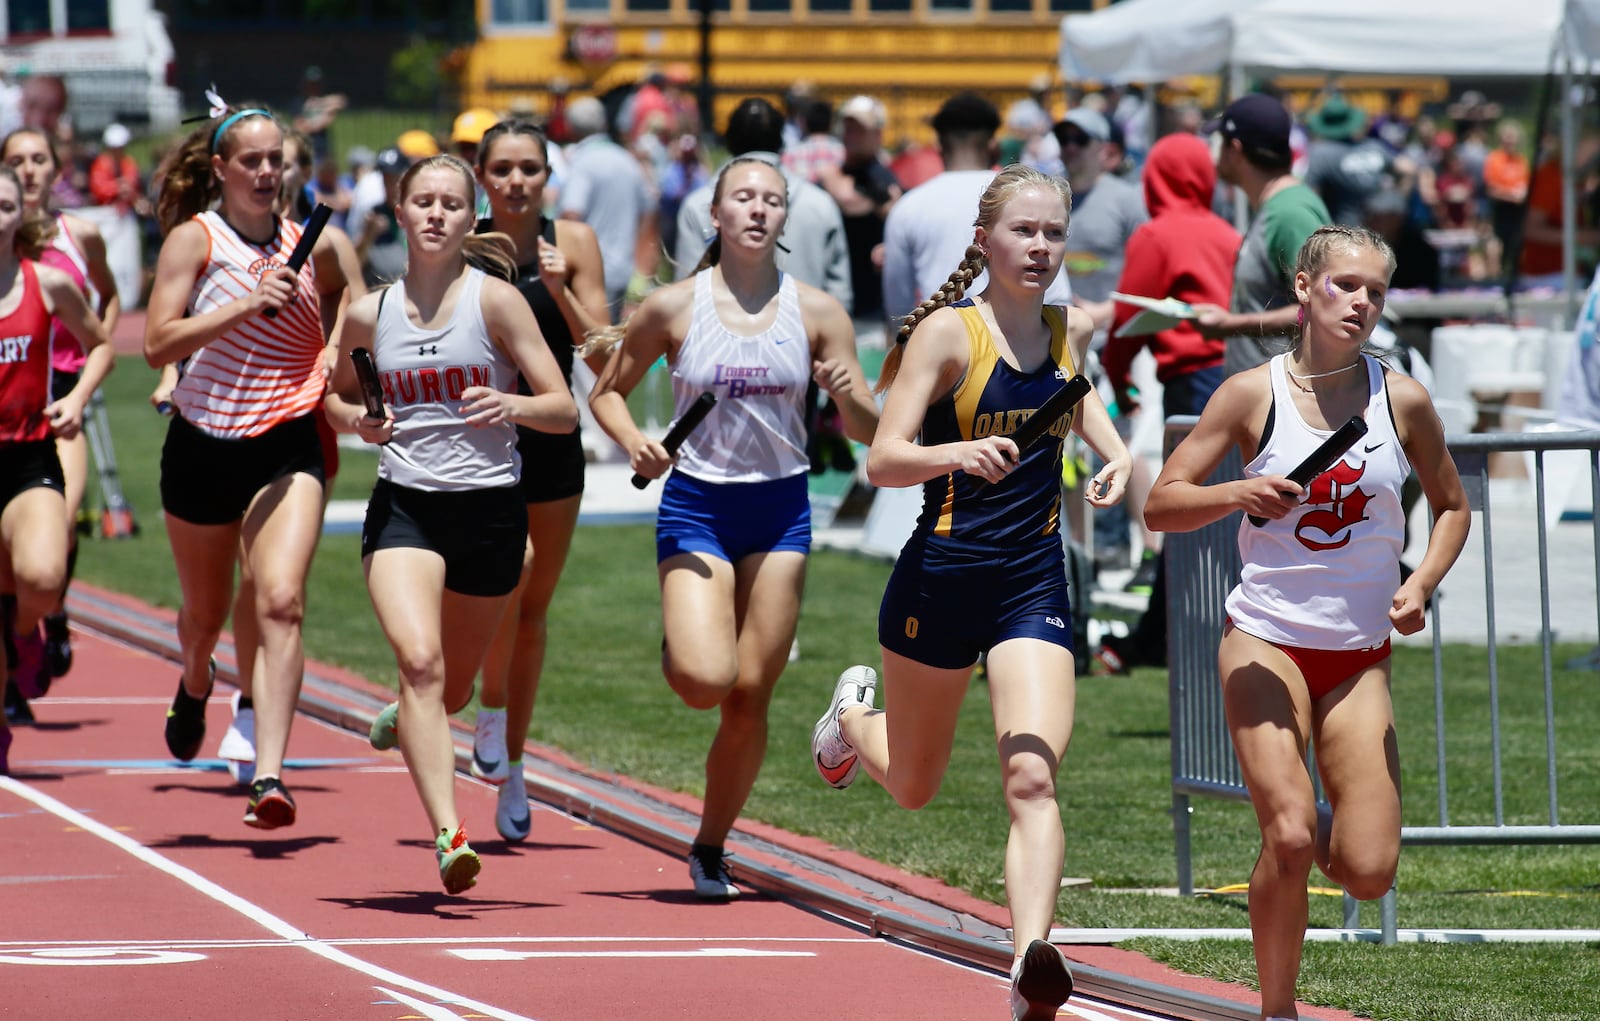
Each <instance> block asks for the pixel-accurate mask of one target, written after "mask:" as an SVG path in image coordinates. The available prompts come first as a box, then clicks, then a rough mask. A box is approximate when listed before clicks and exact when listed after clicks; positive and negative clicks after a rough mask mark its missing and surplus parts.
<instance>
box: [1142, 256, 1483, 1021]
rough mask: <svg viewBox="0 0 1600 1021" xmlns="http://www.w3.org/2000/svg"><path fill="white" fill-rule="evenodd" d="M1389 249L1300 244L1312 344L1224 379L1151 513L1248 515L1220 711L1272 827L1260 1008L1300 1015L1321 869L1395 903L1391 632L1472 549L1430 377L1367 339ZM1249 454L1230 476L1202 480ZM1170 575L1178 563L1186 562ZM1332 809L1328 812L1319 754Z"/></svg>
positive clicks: (1225, 639) (1206, 520)
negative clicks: (1416, 506)
mask: <svg viewBox="0 0 1600 1021" xmlns="http://www.w3.org/2000/svg"><path fill="white" fill-rule="evenodd" d="M1393 274H1394V253H1393V252H1392V251H1390V249H1389V246H1388V245H1387V244H1386V243H1385V242H1384V241H1383V239H1382V238H1380V237H1378V236H1377V235H1376V234H1373V233H1372V232H1370V231H1367V230H1363V229H1361V228H1359V227H1344V226H1332V227H1322V228H1320V229H1318V230H1317V231H1315V232H1314V233H1313V234H1312V235H1311V237H1310V238H1308V239H1307V240H1306V242H1305V244H1304V245H1303V246H1302V247H1301V249H1300V256H1299V259H1298V260H1297V263H1296V266H1295V278H1294V290H1295V296H1296V297H1297V298H1298V299H1299V302H1300V323H1301V326H1300V335H1299V338H1298V340H1297V341H1296V342H1295V344H1294V346H1293V347H1292V348H1291V349H1290V350H1289V351H1288V353H1286V354H1283V355H1279V356H1278V357H1276V358H1274V359H1273V360H1272V361H1270V362H1268V363H1267V364H1265V365H1259V366H1256V367H1255V368H1253V369H1248V370H1246V371H1244V372H1241V373H1238V374H1237V375H1234V376H1232V377H1230V378H1229V379H1227V380H1226V381H1225V382H1224V383H1223V384H1222V386H1221V388H1220V389H1218V390H1217V392H1216V395H1215V396H1214V397H1213V398H1212V399H1211V401H1210V403H1208V404H1207V405H1206V407H1205V411H1204V412H1203V413H1202V414H1201V416H1200V422H1199V424H1198V425H1196V426H1195V429H1194V432H1192V433H1190V434H1189V436H1188V437H1187V438H1186V439H1185V440H1184V441H1183V443H1181V444H1180V445H1179V446H1178V449H1177V450H1175V451H1173V453H1172V455H1171V456H1170V457H1169V458H1168V459H1167V463H1166V466H1165V467H1164V468H1163V469H1162V470H1161V477H1160V478H1159V479H1157V480H1156V485H1155V489H1154V490H1153V491H1152V492H1151V494H1150V500H1149V502H1148V503H1147V504H1146V505H1145V512H1144V513H1145V519H1146V520H1147V521H1148V523H1149V525H1150V527H1151V528H1154V529H1156V530H1158V531H1168V532H1171V531H1190V530H1193V529H1196V528H1201V527H1203V526H1205V525H1207V524H1210V523H1211V522H1213V521H1217V520H1219V519H1221V518H1224V517H1226V516H1227V515H1229V514H1231V513H1233V512H1235V511H1244V512H1245V514H1246V515H1253V516H1254V517H1256V518H1264V519H1266V520H1265V522H1264V523H1263V524H1262V525H1261V526H1260V527H1257V526H1256V525H1254V524H1251V523H1250V522H1249V519H1248V517H1247V518H1246V520H1244V521H1243V522H1241V523H1240V525H1239V552H1240V554H1241V557H1242V559H1243V561H1244V567H1243V571H1242V572H1241V575H1240V580H1239V586H1238V587H1237V588H1235V589H1234V590H1233V592H1232V593H1231V594H1230V595H1229V596H1228V603H1227V607H1228V613H1229V616H1230V619H1229V620H1228V622H1227V625H1226V626H1225V627H1224V628H1223V632H1222V643H1221V647H1220V648H1219V650H1218V652H1217V667H1218V673H1219V675H1220V676H1221V678H1222V695H1223V706H1224V711H1225V712H1226V714H1227V717H1228V729H1229V730H1230V731H1231V733H1232V735H1233V747H1234V751H1235V752H1236V753H1237V754H1238V757H1239V767H1240V771H1241V772H1242V773H1243V775H1244V782H1245V786H1246V787H1248V788H1249V790H1250V798H1251V801H1252V803H1253V804H1254V806H1255V810H1256V819H1257V821H1258V822H1259V823H1260V826H1261V855H1260V857H1259V858H1257V859H1256V864H1255V869H1254V870H1253V871H1252V872H1251V874H1250V929H1251V933H1252V935H1253V937H1254V939H1255V955H1256V972H1257V976H1258V978H1259V979H1260V982H1261V1014H1262V1017H1264V1018H1266V1019H1268V1021H1290V1019H1293V1018H1295V1017H1297V1016H1298V1015H1297V1014H1296V1013H1295V997H1294V987H1295V979H1296V978H1297V976H1298V975H1299V972H1300V948H1301V944H1302V942H1303V941H1304V939H1305V928H1306V915H1307V900H1306V880H1307V878H1308V877H1309V876H1310V873H1311V866H1312V864H1313V863H1315V864H1316V865H1317V867H1319V868H1320V869H1321V870H1322V871H1323V873H1324V874H1325V875H1327V877H1328V878H1329V879H1331V880H1333V881H1334V882H1335V883H1338V884H1339V885H1340V886H1342V887H1344V888H1345V890H1347V891H1348V892H1349V893H1350V894H1351V895H1352V896H1355V897H1358V898H1360V899H1362V900H1371V899H1374V898H1377V897H1382V896H1383V895H1384V894H1385V893H1386V892H1388V890H1389V887H1390V886H1391V885H1392V884H1393V883H1394V875H1395V869H1396V866H1397V865H1398V863H1399V858H1400V753H1399V750H1398V748H1397V746H1396V738H1395V720H1394V708H1393V706H1392V705H1391V704H1390V700H1389V633H1390V631H1391V630H1397V631H1399V632H1400V633H1401V634H1403V635H1410V634H1415V633H1417V632H1418V631H1420V630H1422V627H1423V623H1424V617H1423V610H1424V607H1425V605H1426V604H1427V601H1428V598H1429V597H1430V596H1432V594H1433V591H1434V589H1436V588H1437V587H1438V585H1439V582H1440V580H1441V579H1442V578H1443V577H1444V575H1445V572H1446V571H1448V570H1449V569H1450V565H1451V564H1453V563H1454V562H1455V559H1456V556H1457V555H1458V554H1460V552H1461V547H1462V545H1463V544H1464V543H1465V542H1466V539H1467V529H1468V526H1469V525H1470V523H1471V515H1470V513H1469V511H1468V509H1467V498H1466V494H1465V493H1464V492H1463V490H1462V488H1461V480H1460V479H1459V478H1458V477H1457V476H1456V469H1455V462H1454V461H1452V460H1451V459H1450V457H1449V454H1448V451H1447V450H1446V449H1445V442H1444V429H1443V427H1442V426H1441V425H1440V424H1439V416H1438V414H1437V413H1435V412H1434V410H1433V403H1432V401H1430V400H1429V398H1428V392H1427V391H1426V390H1424V389H1423V388H1422V385H1421V384H1420V383H1418V382H1417V381H1416V380H1414V379H1411V378H1409V377H1407V376H1403V375H1400V374H1399V373H1391V372H1387V371H1385V369H1384V367H1383V366H1382V365H1381V364H1380V363H1379V362H1377V361H1376V360H1375V359H1374V358H1372V357H1371V356H1370V355H1367V354H1364V353H1362V346H1363V345H1364V344H1365V343H1366V341H1367V339H1368V338H1369V337H1370V336H1371V335H1372V330H1373V327H1375V326H1376V325H1377V324H1378V319H1379V317H1380V316H1381V315H1382V313H1383V302H1384V298H1385V297H1386V295H1387V293H1388V290H1389V278H1390V277H1391V276H1392V275H1393ZM1352 416H1359V417H1361V418H1362V419H1364V420H1365V421H1366V424H1367V433H1366V435H1365V436H1364V437H1362V438H1361V439H1360V440H1358V441H1357V442H1356V445H1355V446H1354V447H1352V448H1351V449H1350V450H1349V451H1348V452H1347V453H1346V454H1345V455H1344V456H1343V457H1342V458H1341V459H1340V460H1339V461H1337V462H1335V463H1334V464H1333V466H1332V467H1330V468H1328V469H1327V470H1325V471H1324V472H1322V474H1320V475H1318V476H1317V477H1316V478H1315V479H1313V480H1312V481H1311V484H1310V485H1309V486H1307V487H1306V488H1304V489H1302V488H1301V487H1300V486H1298V485H1296V484H1295V483H1293V482H1291V481H1289V479H1288V478H1287V477H1286V476H1287V475H1288V473H1289V472H1290V471H1291V470H1292V469H1293V468H1294V467H1295V466H1296V465H1298V464H1299V463H1300V462H1301V461H1302V460H1303V459H1304V458H1305V457H1306V455H1307V454H1309V453H1310V452H1311V451H1312V450H1314V449H1315V448H1316V447H1317V446H1319V445H1320V444H1321V443H1322V441H1323V440H1325V439H1327V438H1328V437H1329V436H1331V435H1332V434H1333V432H1334V431H1335V430H1336V429H1337V428H1338V427H1339V426H1341V425H1343V424H1344V423H1345V422H1346V421H1347V420H1349V419H1350V418H1351V417H1352ZM1234 447H1237V448H1238V449H1239V451H1240V453H1241V455H1242V456H1243V458H1244V460H1245V462H1246V467H1245V477H1244V478H1243V479H1241V480H1238V481H1234V482H1223V483H1218V484H1216V485H1206V484H1205V480H1206V479H1207V478H1208V477H1209V476H1210V475H1211V473H1212V472H1213V471H1215V470H1216V468H1217V466H1218V465H1220V464H1221V463H1222V460H1223V458H1224V457H1225V456H1226V455H1227V453H1228V451H1229V449H1230V448H1234ZM1412 467H1415V468H1416V470H1417V474H1418V477H1419V478H1420V480H1421V482H1422V491H1423V494H1424V495H1425V496H1427V498H1428V505H1429V506H1430V507H1431V508H1432V510H1433V516H1434V523H1433V530H1432V532H1430V534H1429V537H1428V551H1427V553H1426V555H1424V556H1423V558H1422V563H1421V564H1420V565H1418V567H1417V569H1416V571H1415V572H1414V573H1413V574H1412V575H1411V576H1410V577H1409V578H1407V579H1406V580H1404V581H1401V579H1400V549H1401V546H1402V545H1403V542H1404V535H1405V515H1404V514H1403V513H1402V512H1401V509H1400V486H1401V483H1403V482H1404V481H1405V479H1406V476H1407V474H1408V473H1409V472H1410V470H1411V468H1412ZM1172 566H1173V570H1182V569H1183V566H1182V565H1181V564H1173V565H1172ZM1313 741H1314V742H1315V744H1316V749H1317V769H1318V771H1319V772H1320V774H1321V777H1322V786H1323V790H1324V792H1325V793H1326V794H1327V797H1328V804H1329V806H1330V807H1331V811H1330V812H1328V813H1327V814H1326V815H1323V816H1322V817H1320V818H1319V812H1318V808H1317V800H1316V793H1315V791H1314V789H1313V787H1312V783H1311V777H1310V775H1309V774H1308V773H1307V772H1306V766H1305V754H1306V746H1307V744H1308V743H1309V742H1313Z"/></svg>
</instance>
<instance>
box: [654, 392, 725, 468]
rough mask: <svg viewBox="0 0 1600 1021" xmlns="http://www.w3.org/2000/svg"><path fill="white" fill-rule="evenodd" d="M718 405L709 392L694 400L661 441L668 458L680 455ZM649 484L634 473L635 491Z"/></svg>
mask: <svg viewBox="0 0 1600 1021" xmlns="http://www.w3.org/2000/svg"><path fill="white" fill-rule="evenodd" d="M716 403H717V398H716V395H715V394H713V393H712V392H711V391H710V390H707V391H706V392H705V393H703V394H701V395H700V396H699V397H696V398H695V399H694V403H693V404H691V405H689V410H688V411H685V412H684V413H683V417H682V418H680V419H678V420H677V421H676V422H674V423H672V428H671V429H668V430H667V438H666V439H664V440H662V441H661V445H662V446H663V447H666V448H667V454H668V456H670V457H676V456H677V455H678V448H679V447H681V446H683V441H684V440H686V439H688V438H689V434H690V433H692V432H694V427H695V426H697V425H699V424H700V422H701V421H702V420H703V419H704V418H705V417H706V415H707V414H709V413H710V411H711V407H712V405H714V404H716ZM649 484H650V480H649V479H647V478H645V477H644V476H643V475H640V474H639V473H638V472H634V473H633V488H634V489H643V488H644V487H645V486H648V485H649Z"/></svg>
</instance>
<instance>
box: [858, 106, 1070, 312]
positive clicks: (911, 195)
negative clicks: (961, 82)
mask: <svg viewBox="0 0 1600 1021" xmlns="http://www.w3.org/2000/svg"><path fill="white" fill-rule="evenodd" d="M933 130H934V133H935V134H936V135H938V137H939V155H940V156H941V157H942V158H943V159H944V171H943V172H942V173H940V174H937V175H936V176H934V177H932V178H930V179H929V180H927V181H924V182H923V183H922V184H919V185H917V186H916V187H915V188H912V189H911V190H910V191H908V192H906V193H905V194H904V195H903V196H901V198H900V201H899V202H896V203H895V204H894V208H893V209H891V210H889V216H888V218H887V219H886V220H885V221H884V225H883V310H884V314H885V316H886V317H887V318H888V320H889V332H890V333H891V334H893V333H895V332H897V331H898V330H899V328H900V322H901V320H902V319H904V318H905V316H906V315H907V314H909V313H910V312H911V310H912V309H914V308H916V307H917V305H918V304H919V303H920V302H921V301H922V300H923V299H924V298H926V297H928V296H929V295H931V294H932V293H933V292H934V291H936V290H938V289H939V287H940V286H941V285H943V284H944V282H945V281H946V280H947V279H949V276H950V273H951V271H952V270H954V269H955V268H956V267H957V266H959V265H961V263H962V260H963V259H964V258H965V257H966V255H965V253H966V250H967V246H968V245H970V244H972V237H973V233H972V231H973V226H972V210H974V209H976V208H978V197H979V196H980V195H982V194H983V192H984V189H986V188H988V187H989V182H990V181H992V180H994V175H995V169H994V161H995V155H996V151H997V150H996V146H995V138H994V136H995V132H996V131H998V130H1000V112H999V111H998V110H996V109H995V106H994V104H993V103H991V102H989V101H988V100H987V99H984V98H983V97H982V96H980V95H978V94H977V93H974V92H962V93H958V94H956V95H954V96H951V97H950V98H949V99H947V100H945V101H944V105H943V106H941V107H939V112H938V113H936V114H934V116H933ZM987 282H988V278H987V277H984V276H979V277H978V278H977V279H975V280H973V282H972V283H971V284H969V285H968V287H967V289H968V290H969V291H971V292H972V293H974V294H977V293H980V292H981V291H982V290H983V288H984V286H985V285H986V284H987ZM1044 300H1045V304H1047V305H1066V304H1069V303H1070V302H1071V300H1072V292H1071V290H1070V288H1068V286H1067V274H1066V273H1065V272H1063V273H1061V274H1060V275H1059V276H1057V277H1056V279H1055V280H1054V281H1053V282H1052V283H1051V284H1050V288H1049V290H1048V291H1047V292H1046V294H1045V299H1044Z"/></svg>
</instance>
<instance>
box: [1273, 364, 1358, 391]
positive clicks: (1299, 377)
mask: <svg viewBox="0 0 1600 1021" xmlns="http://www.w3.org/2000/svg"><path fill="white" fill-rule="evenodd" d="M1360 364H1361V363H1360V362H1351V363H1350V364H1349V365H1345V366H1342V367H1340V368H1337V369H1329V370H1328V371H1327V372H1308V373H1304V374H1301V373H1298V372H1296V371H1294V370H1293V369H1291V368H1289V363H1288V362H1287V361H1285V362H1284V363H1283V371H1284V372H1285V373H1287V374H1288V376H1289V378H1290V379H1291V380H1292V381H1293V382H1294V385H1295V386H1297V387H1299V388H1300V389H1302V390H1304V391H1305V392H1306V393H1310V392H1311V391H1312V390H1313V389H1314V388H1313V387H1309V386H1306V384H1305V382H1304V381H1305V380H1308V379H1327V378H1328V377H1329V376H1337V375H1339V374H1340V373H1341V372H1349V371H1350V370H1351V369H1353V368H1355V367H1356V366H1358V365H1360Z"/></svg>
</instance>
